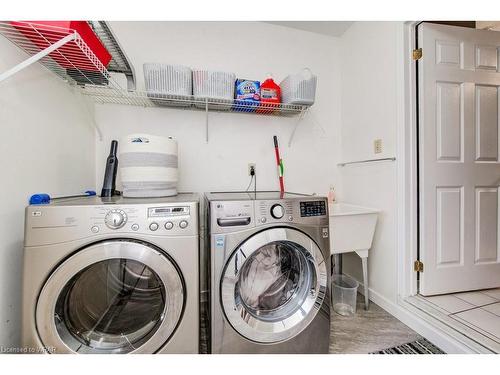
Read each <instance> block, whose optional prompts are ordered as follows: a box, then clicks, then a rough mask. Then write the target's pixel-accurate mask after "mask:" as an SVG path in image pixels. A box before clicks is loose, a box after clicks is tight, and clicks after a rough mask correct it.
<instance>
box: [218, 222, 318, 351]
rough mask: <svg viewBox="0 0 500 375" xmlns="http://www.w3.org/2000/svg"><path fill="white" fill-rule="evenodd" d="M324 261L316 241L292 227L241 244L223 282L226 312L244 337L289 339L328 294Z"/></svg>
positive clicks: (273, 230)
mask: <svg viewBox="0 0 500 375" xmlns="http://www.w3.org/2000/svg"><path fill="white" fill-rule="evenodd" d="M327 277H328V276H327V273H326V266H325V260H324V257H323V255H322V253H321V250H320V249H319V247H318V246H317V245H316V243H315V242H314V241H313V240H312V239H311V238H310V237H309V236H307V235H306V234H305V233H303V232H301V231H299V230H296V229H291V228H273V229H268V230H265V231H262V232H259V233H257V234H255V235H254V236H252V237H250V238H249V239H247V240H246V241H245V242H244V243H242V244H241V245H240V246H239V247H238V248H237V249H236V250H235V251H234V252H233V254H232V255H231V257H230V258H229V260H228V261H227V263H226V266H225V269H224V272H223V277H222V280H221V301H222V307H223V310H224V313H225V315H226V317H227V319H228V320H229V322H230V323H231V325H232V326H233V328H234V329H235V330H236V331H238V332H239V333H240V334H241V335H242V336H244V337H246V338H248V339H250V340H253V341H256V342H263V343H275V342H279V341H283V340H287V339H289V338H291V337H293V336H295V335H297V334H298V333H300V332H301V331H302V330H303V329H304V328H306V327H307V326H308V325H309V323H310V322H311V321H312V320H313V319H314V317H315V316H316V314H317V312H318V311H319V309H320V307H321V305H322V303H323V301H324V299H325V295H326V288H327Z"/></svg>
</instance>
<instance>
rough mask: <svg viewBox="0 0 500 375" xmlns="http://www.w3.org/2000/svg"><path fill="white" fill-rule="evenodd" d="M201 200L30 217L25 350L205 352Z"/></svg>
mask: <svg viewBox="0 0 500 375" xmlns="http://www.w3.org/2000/svg"><path fill="white" fill-rule="evenodd" d="M198 206H199V198H198V196H197V195H194V194H179V195H178V196H176V197H170V198H155V199H130V198H121V197H113V198H99V197H88V198H77V199H61V200H55V201H53V203H50V204H47V205H31V206H28V207H27V209H26V225H25V248H24V275H23V313H22V314H23V316H22V344H23V347H24V348H25V349H26V351H27V352H48V353H198V351H199V313H198V311H199V292H198V290H199V272H198V271H199V263H198V250H199V232H198Z"/></svg>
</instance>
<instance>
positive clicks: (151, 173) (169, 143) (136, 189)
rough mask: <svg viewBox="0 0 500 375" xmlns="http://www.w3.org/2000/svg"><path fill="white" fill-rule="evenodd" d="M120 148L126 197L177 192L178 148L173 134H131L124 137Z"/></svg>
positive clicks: (167, 194) (121, 174) (146, 196)
mask: <svg viewBox="0 0 500 375" xmlns="http://www.w3.org/2000/svg"><path fill="white" fill-rule="evenodd" d="M118 149H119V151H120V155H119V157H118V161H119V163H118V166H119V168H120V176H121V181H122V187H123V193H122V194H123V196H124V197H129V198H153V197H156V198H157V197H170V196H173V195H177V182H178V161H177V158H178V148H177V141H175V140H174V139H172V137H160V136H155V135H150V134H130V135H128V136H126V137H124V138H123V139H122V140H121V141H120V145H119V147H118Z"/></svg>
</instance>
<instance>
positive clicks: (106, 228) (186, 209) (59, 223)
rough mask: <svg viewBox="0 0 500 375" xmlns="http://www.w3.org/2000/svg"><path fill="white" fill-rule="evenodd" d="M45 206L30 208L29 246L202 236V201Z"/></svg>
mask: <svg viewBox="0 0 500 375" xmlns="http://www.w3.org/2000/svg"><path fill="white" fill-rule="evenodd" d="M96 203H100V204H95V205H91V204H86V205H74V206H73V205H69V204H67V205H61V204H59V205H56V204H54V205H41V206H28V207H27V209H26V233H28V235H27V236H26V245H27V246H31V245H43V244H50V243H54V242H65V241H71V240H75V239H79V238H86V237H93V236H105V235H114V236H116V235H118V236H124V237H127V236H129V235H132V236H147V235H151V236H164V237H167V236H194V235H198V233H199V231H198V202H186V203H182V202H168V203H162V202H157V203H156V204H155V203H151V202H149V204H148V203H147V202H145V203H135V201H134V203H133V204H130V203H129V204H127V203H123V204H116V203H114V202H113V204H106V203H104V202H102V201H98V202H96Z"/></svg>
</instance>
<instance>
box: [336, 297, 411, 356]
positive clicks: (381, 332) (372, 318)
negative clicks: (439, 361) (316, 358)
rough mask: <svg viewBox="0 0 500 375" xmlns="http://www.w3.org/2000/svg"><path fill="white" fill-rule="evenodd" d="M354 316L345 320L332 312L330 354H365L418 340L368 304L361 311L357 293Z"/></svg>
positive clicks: (392, 317) (393, 320)
mask: <svg viewBox="0 0 500 375" xmlns="http://www.w3.org/2000/svg"><path fill="white" fill-rule="evenodd" d="M356 309H357V311H356V315H355V316H352V317H345V316H341V315H339V314H337V313H336V312H334V311H332V313H331V314H332V315H331V323H330V353H332V354H366V353H372V352H375V351H379V350H383V349H387V348H391V347H393V346H397V345H402V344H405V343H408V342H410V341H414V340H418V339H420V338H421V336H420V335H418V334H417V333H416V332H415V331H413V330H412V329H410V328H409V327H407V326H406V325H404V324H403V323H401V322H400V321H399V320H398V319H396V318H395V317H394V316H392V315H391V314H389V313H388V312H387V311H385V310H384V309H382V308H381V307H379V306H378V305H376V304H374V303H373V302H370V309H369V310H368V311H366V310H365V308H364V297H363V296H362V295H360V294H358V298H357V306H356Z"/></svg>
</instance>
